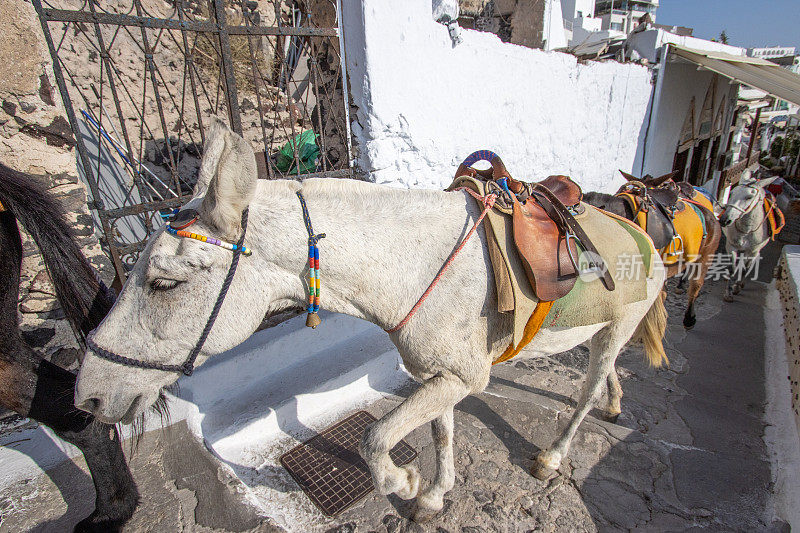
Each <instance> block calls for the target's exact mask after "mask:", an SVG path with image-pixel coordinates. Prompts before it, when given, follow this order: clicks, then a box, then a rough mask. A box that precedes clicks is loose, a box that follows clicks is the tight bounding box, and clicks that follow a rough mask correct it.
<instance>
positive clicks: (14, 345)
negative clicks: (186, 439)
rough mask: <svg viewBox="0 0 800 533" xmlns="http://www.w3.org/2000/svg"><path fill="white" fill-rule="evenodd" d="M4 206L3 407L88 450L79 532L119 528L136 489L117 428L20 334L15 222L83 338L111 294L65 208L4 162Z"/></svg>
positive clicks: (0, 249)
mask: <svg viewBox="0 0 800 533" xmlns="http://www.w3.org/2000/svg"><path fill="white" fill-rule="evenodd" d="M0 204H2V207H0V405H2V406H3V407H5V408H6V409H10V410H12V411H14V412H16V413H18V414H19V415H21V416H24V417H28V418H31V419H33V420H36V421H37V422H40V423H42V424H44V425H46V426H48V427H50V428H51V429H52V430H53V431H54V432H55V433H56V435H58V436H59V437H61V438H62V439H64V440H65V441H67V442H69V443H72V444H74V445H75V446H77V447H78V448H79V449H80V450H81V451H82V452H83V456H84V458H85V459H86V464H87V465H88V466H89V471H90V472H91V474H92V479H93V481H94V486H95V491H96V498H95V509H94V512H92V514H91V515H89V516H88V517H87V518H85V519H83V520H82V521H81V522H80V523H78V524H77V526H75V531H97V532H100V531H119V530H120V529H121V528H122V526H123V525H124V524H125V522H127V521H128V519H129V518H130V517H131V516H132V515H133V511H134V510H135V509H136V506H137V504H138V502H139V492H138V490H137V488H136V484H135V483H134V480H133V477H132V476H131V473H130V470H129V469H128V465H127V463H126V462H125V456H124V454H123V452H122V446H121V444H120V439H119V434H118V433H117V430H116V428H115V427H114V426H113V425H108V424H102V423H100V422H98V421H96V420H95V419H94V417H93V416H92V415H90V414H88V413H85V412H83V411H80V410H78V409H76V408H75V405H74V403H73V402H74V400H73V398H74V396H75V375H74V374H72V373H71V372H68V371H66V370H64V369H62V368H60V367H58V366H56V365H54V364H52V363H50V362H49V361H47V360H45V359H43V358H42V357H41V356H40V355H39V354H37V353H36V352H35V351H34V350H33V349H31V347H30V346H28V345H27V344H26V343H25V342H24V341H23V340H22V337H21V335H20V331H19V324H18V321H17V320H18V317H17V301H18V298H19V278H20V264H21V261H22V242H21V239H20V234H19V229H18V227H17V221H19V222H20V223H21V224H22V225H23V226H24V227H25V229H26V230H28V232H29V233H30V235H31V236H32V237H33V239H34V241H36V244H37V245H38V246H39V249H40V251H41V253H42V257H43V258H44V261H45V264H46V265H47V270H48V272H49V273H50V277H51V279H52V281H53V286H54V287H55V292H56V294H57V296H58V300H59V302H60V303H61V307H62V308H63V309H64V313H65V314H66V316H67V318H68V319H69V321H70V322H71V323H72V325H73V329H74V330H75V331H76V332H80V335H81V336H84V335H86V334H87V333H88V332H89V331H91V330H92V329H94V328H95V327H97V325H98V324H99V323H100V321H101V320H102V319H103V318H104V317H105V315H106V314H107V313H108V310H109V309H111V306H112V305H113V303H114V297H113V293H112V292H110V291H109V290H108V289H106V287H105V286H104V285H103V284H102V282H100V281H99V279H98V278H97V277H96V275H95V271H94V270H93V269H92V267H91V266H90V265H89V263H88V262H87V261H86V258H85V257H84V256H83V254H81V251H80V248H78V245H77V244H76V243H75V240H74V237H73V234H72V231H71V230H70V228H69V226H67V224H66V222H65V221H64V217H63V213H62V210H61V207H60V205H59V204H58V203H57V202H56V201H55V200H54V199H53V198H52V197H51V196H49V195H48V193H47V192H46V191H45V190H44V188H43V187H42V186H41V185H40V184H39V183H38V182H37V181H36V180H35V179H34V178H32V177H31V176H28V175H26V174H23V173H20V172H17V171H14V170H12V169H10V168H8V167H6V166H5V165H3V164H0Z"/></svg>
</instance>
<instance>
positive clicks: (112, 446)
mask: <svg viewBox="0 0 800 533" xmlns="http://www.w3.org/2000/svg"><path fill="white" fill-rule="evenodd" d="M57 434H58V436H59V437H61V438H62V439H64V440H66V441H67V442H70V443H72V444H74V445H75V446H77V447H78V448H80V450H81V451H82V452H83V457H84V459H86V464H87V465H88V466H89V471H90V472H91V474H92V481H93V482H94V488H95V494H96V497H95V508H94V512H92V514H90V515H89V516H88V517H86V518H84V519H83V520H81V521H80V522H79V523H78V525H77V526H75V531H76V532H95V531H96V532H100V531H121V530H122V526H123V525H124V524H125V523H126V522H127V521H128V519H130V517H131V516H133V512H134V511H135V510H136V506H137V505H138V504H139V491H138V490H137V488H136V483H135V482H134V480H133V477H132V476H131V473H130V470H129V469H128V464H127V463H126V462H125V455H124V454H123V452H122V445H121V443H120V438H119V434H118V433H117V430H116V428H115V427H114V426H109V425H107V424H101V423H100V422H97V421H94V422H93V423H92V424H91V425H89V426H88V427H86V428H85V429H83V431H79V432H71V431H59V432H57Z"/></svg>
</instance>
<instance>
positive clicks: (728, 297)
mask: <svg viewBox="0 0 800 533" xmlns="http://www.w3.org/2000/svg"><path fill="white" fill-rule="evenodd" d="M728 253H729V254H730V256H731V265H732V266H731V270H730V277H728V283H727V284H726V285H725V294H724V295H723V296H722V299H723V300H724V301H726V302H732V301H733V295H734V294H738V293H739V290H734V288H735V286H736V279H734V276H735V274H736V270H737V269H736V268H735V265H736V263H737V261H739V257H738V254H737V253H736V250H728Z"/></svg>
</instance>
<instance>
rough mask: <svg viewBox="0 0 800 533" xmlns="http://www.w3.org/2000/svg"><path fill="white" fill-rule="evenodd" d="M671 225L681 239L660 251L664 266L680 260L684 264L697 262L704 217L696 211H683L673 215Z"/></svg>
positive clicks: (703, 230) (702, 236)
mask: <svg viewBox="0 0 800 533" xmlns="http://www.w3.org/2000/svg"><path fill="white" fill-rule="evenodd" d="M692 207H694V205H692ZM672 223H673V225H674V226H675V233H677V234H678V235H680V237H681V238H680V239H676V240H675V241H673V243H674V244H671V245H670V246H668V247H667V248H665V249H662V251H661V258H662V259H663V260H664V264H665V265H667V266H670V265H674V264H675V263H677V262H678V261H680V260H683V261H684V262H694V261H697V259H698V258H699V257H700V247H701V246H702V245H703V238H704V237H705V233H706V232H705V219H704V217H703V216H702V215H701V214H700V211H699V210H698V209H684V210H683V211H680V212H678V213H676V214H675V218H674V219H673V220H672Z"/></svg>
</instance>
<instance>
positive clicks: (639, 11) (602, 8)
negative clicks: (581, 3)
mask: <svg viewBox="0 0 800 533" xmlns="http://www.w3.org/2000/svg"><path fill="white" fill-rule="evenodd" d="M657 9H658V0H597V3H596V4H595V9H594V16H595V17H596V18H599V19H600V20H601V21H602V24H601V28H600V29H602V30H613V31H620V32H622V33H626V34H627V33H630V32H632V31H633V30H634V29H635V28H636V26H638V24H639V20H640V19H641V18H642V17H643V16H645V15H649V16H650V21H651V22H655V21H656V10H657Z"/></svg>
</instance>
